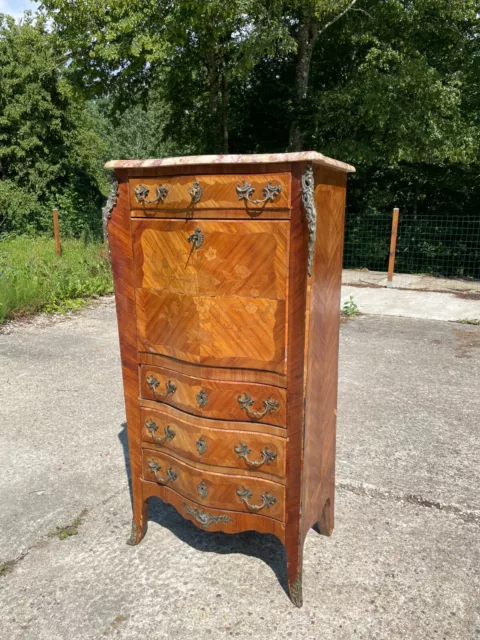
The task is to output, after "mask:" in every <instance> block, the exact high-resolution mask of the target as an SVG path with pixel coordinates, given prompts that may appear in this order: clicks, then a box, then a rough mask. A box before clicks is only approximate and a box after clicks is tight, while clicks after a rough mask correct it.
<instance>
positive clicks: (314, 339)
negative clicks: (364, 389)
mask: <svg viewBox="0 0 480 640" xmlns="http://www.w3.org/2000/svg"><path fill="white" fill-rule="evenodd" d="M345 195H346V174H345V173H343V172H340V171H332V170H331V169H328V168H325V167H315V205H316V209H317V235H316V245H315V257H314V265H313V273H312V279H311V291H310V301H309V304H310V306H309V331H308V350H307V352H308V358H307V380H306V398H305V403H306V415H305V452H304V505H303V518H302V521H303V525H302V526H303V533H304V535H306V534H307V532H308V530H309V529H310V527H312V526H313V525H314V524H315V523H318V525H319V529H320V532H321V533H323V534H325V535H331V533H332V530H333V508H334V493H335V429H336V414H337V384H338V341H339V327H340V287H341V280H342V258H343V229H344V218H345Z"/></svg>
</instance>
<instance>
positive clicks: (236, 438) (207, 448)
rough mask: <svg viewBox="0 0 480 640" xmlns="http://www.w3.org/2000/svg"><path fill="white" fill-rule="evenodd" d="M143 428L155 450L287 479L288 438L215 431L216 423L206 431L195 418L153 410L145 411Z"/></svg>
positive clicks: (253, 433)
mask: <svg viewBox="0 0 480 640" xmlns="http://www.w3.org/2000/svg"><path fill="white" fill-rule="evenodd" d="M195 421H197V423H196V422H195ZM141 424H142V440H143V442H145V443H147V445H148V446H149V447H151V448H153V447H156V448H160V449H164V450H165V451H171V452H173V453H175V454H178V455H180V456H182V457H184V458H187V459H188V460H192V461H194V462H201V463H203V464H210V465H215V466H218V467H228V468H232V469H248V470H250V471H254V472H256V473H268V474H271V475H275V476H278V477H279V478H284V477H285V446H286V441H285V439H284V438H278V437H275V436H272V435H268V434H263V433H255V432H252V431H238V430H232V431H230V430H228V431H227V430H225V429H215V428H212V427H214V425H215V422H214V421H212V422H211V424H212V427H205V426H204V425H202V424H201V423H200V420H199V419H198V418H195V417H193V416H187V415H185V418H184V419H183V418H182V419H180V418H172V416H171V415H168V414H167V413H164V412H163V411H160V410H158V411H157V410H155V409H150V408H142V409H141ZM232 424H235V423H232ZM236 424H238V423H236Z"/></svg>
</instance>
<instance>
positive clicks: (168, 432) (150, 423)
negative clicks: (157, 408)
mask: <svg viewBox="0 0 480 640" xmlns="http://www.w3.org/2000/svg"><path fill="white" fill-rule="evenodd" d="M145 427H146V429H147V431H148V432H149V434H150V435H151V436H152V439H153V440H154V441H155V442H158V444H163V443H164V442H167V440H173V438H174V437H175V431H172V429H171V428H170V425H169V424H167V426H166V427H165V430H164V434H165V435H164V436H163V438H159V437H158V436H156V435H155V433H156V432H157V431H158V424H157V423H156V422H155V420H152V419H151V418H150V419H148V420H145Z"/></svg>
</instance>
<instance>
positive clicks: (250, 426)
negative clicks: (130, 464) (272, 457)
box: [140, 398, 288, 439]
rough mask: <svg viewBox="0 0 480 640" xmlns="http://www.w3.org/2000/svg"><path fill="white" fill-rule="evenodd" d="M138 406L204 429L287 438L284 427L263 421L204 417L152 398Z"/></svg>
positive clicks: (141, 399)
mask: <svg viewBox="0 0 480 640" xmlns="http://www.w3.org/2000/svg"><path fill="white" fill-rule="evenodd" d="M140 406H141V407H144V408H145V409H154V410H156V411H162V413H164V414H165V415H168V416H170V417H171V418H172V419H174V420H185V421H187V422H188V421H190V422H191V424H194V425H197V426H199V427H204V428H206V429H225V430H226V431H228V430H231V429H233V430H236V431H243V432H249V431H253V432H255V433H256V432H258V431H259V430H261V432H262V433H263V434H264V435H272V436H277V437H278V438H284V439H285V438H287V436H288V433H287V431H286V429H285V427H277V426H275V425H272V424H266V423H264V422H261V423H258V422H237V421H235V420H220V419H218V418H204V417H202V416H195V415H193V414H189V413H185V411H182V410H181V409H176V408H175V407H172V406H171V405H169V404H159V403H158V402H156V401H154V400H147V399H146V398H140Z"/></svg>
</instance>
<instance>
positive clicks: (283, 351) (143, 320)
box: [104, 151, 354, 606]
mask: <svg viewBox="0 0 480 640" xmlns="http://www.w3.org/2000/svg"><path fill="white" fill-rule="evenodd" d="M106 166H107V167H109V168H113V169H114V170H115V175H116V179H117V181H118V187H117V188H116V192H115V193H114V194H112V196H111V198H110V206H107V208H106V210H105V212H104V213H105V214H106V218H108V220H107V221H106V223H107V229H108V237H109V243H110V250H111V257H112V264H113V273H114V279H115V296H116V304H117V315H118V327H119V333H120V349H121V359H122V368H123V382H124V389H125V402H126V413H127V424H128V442H129V449H130V462H131V470H132V488H133V526H132V533H131V538H130V541H129V542H130V544H138V543H139V542H140V540H141V539H142V538H143V536H144V535H145V532H146V528H147V520H148V507H147V504H148V499H149V498H150V497H151V496H157V497H159V498H161V499H162V500H164V501H165V502H168V503H170V504H172V505H173V506H174V507H175V508H176V509H177V510H178V511H179V513H181V514H182V516H184V517H185V518H187V519H188V520H191V521H192V522H193V523H194V524H195V525H197V526H198V527H200V528H202V529H205V530H208V531H225V532H229V533H235V532H238V531H244V530H247V529H254V530H257V531H260V532H265V533H272V534H274V535H275V536H277V537H278V538H279V539H280V540H281V541H282V542H283V544H284V545H285V547H286V551H287V573H288V582H289V588H290V594H291V598H292V601H293V602H294V603H295V604H296V605H297V606H301V603H302V586H301V585H302V549H303V541H304V538H305V536H306V534H307V532H308V530H309V529H310V528H311V527H312V526H313V525H315V524H316V525H317V529H318V531H319V532H320V533H323V534H325V535H330V534H331V532H332V529H333V509H334V471H335V422H336V402H337V359H338V330H339V307H340V282H341V267H342V246H343V223H344V210H345V184H346V174H347V173H348V172H349V171H353V170H354V169H353V167H351V166H349V165H346V164H343V163H341V162H337V161H336V160H332V159H330V158H326V157H325V156H323V155H321V154H320V153H316V152H311V151H309V152H301V153H288V154H279V155H250V156H249V155H245V156H233V155H230V156H228V155H226V156H197V157H183V158H168V159H159V160H145V161H140V160H119V161H112V162H109V163H107V165H106Z"/></svg>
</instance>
